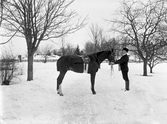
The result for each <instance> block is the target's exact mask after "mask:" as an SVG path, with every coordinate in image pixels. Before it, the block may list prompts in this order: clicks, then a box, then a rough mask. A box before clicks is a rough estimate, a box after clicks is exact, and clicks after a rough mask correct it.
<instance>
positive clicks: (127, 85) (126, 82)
mask: <svg viewBox="0 0 167 124" xmlns="http://www.w3.org/2000/svg"><path fill="white" fill-rule="evenodd" d="M129 90H130V89H129V81H125V91H129Z"/></svg>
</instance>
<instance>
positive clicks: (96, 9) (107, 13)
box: [0, 0, 121, 54]
mask: <svg viewBox="0 0 167 124" xmlns="http://www.w3.org/2000/svg"><path fill="white" fill-rule="evenodd" d="M120 1H121V0H75V1H74V3H72V5H71V6H70V9H72V10H75V11H76V12H77V13H78V14H79V15H80V16H82V17H86V16H87V15H88V20H87V25H86V26H85V27H84V28H82V29H81V30H79V31H78V32H76V33H74V34H72V35H69V36H68V37H66V38H65V40H66V43H70V44H72V45H73V46H77V44H78V45H79V46H80V48H81V49H82V48H83V47H84V44H85V42H86V41H88V40H89V39H90V37H89V27H90V26H91V24H92V23H93V24H98V25H99V26H100V27H102V28H103V29H104V30H106V31H107V30H108V29H109V24H108V23H107V22H106V21H105V19H111V18H114V13H115V12H116V10H118V9H119V7H120ZM111 37H112V34H111ZM5 40H7V38H1V42H2V41H5ZM53 41H54V42H56V44H55V47H57V48H59V47H60V40H58V39H53ZM45 43H46V41H45ZM48 43H52V42H51V41H49V42H48ZM43 44H44V43H42V44H41V45H43ZM9 46H10V48H12V50H13V52H14V53H17V54H25V53H26V50H27V48H26V42H25V40H24V39H20V38H13V39H12V42H10V43H9V44H7V45H3V46H2V45H1V46H0V47H1V49H4V48H5V49H8V47H9Z"/></svg>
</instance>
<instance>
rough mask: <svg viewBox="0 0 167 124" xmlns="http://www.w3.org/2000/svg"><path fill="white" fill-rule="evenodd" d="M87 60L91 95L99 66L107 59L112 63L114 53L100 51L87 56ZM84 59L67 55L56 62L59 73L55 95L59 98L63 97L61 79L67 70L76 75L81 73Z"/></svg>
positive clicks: (94, 92)
mask: <svg viewBox="0 0 167 124" xmlns="http://www.w3.org/2000/svg"><path fill="white" fill-rule="evenodd" d="M87 57H88V58H89V62H87V64H88V72H87V73H88V74H90V76H91V90H92V93H93V94H96V91H95V89H94V84H95V76H96V72H97V71H98V69H99V67H100V64H101V63H102V62H103V61H104V60H105V59H108V60H109V61H110V62H111V61H114V52H113V50H112V51H110V50H108V51H101V52H97V53H94V54H90V55H87ZM83 58H84V57H81V56H78V55H67V56H62V57H60V58H59V59H58V61H57V71H60V74H59V76H58V78H57V93H58V94H59V95H60V96H63V93H62V90H61V83H62V81H63V78H64V76H65V74H66V72H67V71H68V70H71V71H74V72H77V73H83V72H84V67H85V62H84V59H83Z"/></svg>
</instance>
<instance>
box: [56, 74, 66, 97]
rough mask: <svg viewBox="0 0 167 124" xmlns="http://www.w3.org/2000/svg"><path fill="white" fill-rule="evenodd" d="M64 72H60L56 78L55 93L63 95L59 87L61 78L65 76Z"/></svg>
mask: <svg viewBox="0 0 167 124" xmlns="http://www.w3.org/2000/svg"><path fill="white" fill-rule="evenodd" d="M65 74H66V72H61V71H60V74H59V76H58V78H57V93H58V94H60V96H63V93H62V89H61V83H62V81H63V78H64V76H65Z"/></svg>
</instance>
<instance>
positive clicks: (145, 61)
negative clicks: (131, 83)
mask: <svg viewBox="0 0 167 124" xmlns="http://www.w3.org/2000/svg"><path fill="white" fill-rule="evenodd" d="M143 76H147V60H144V62H143Z"/></svg>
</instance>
